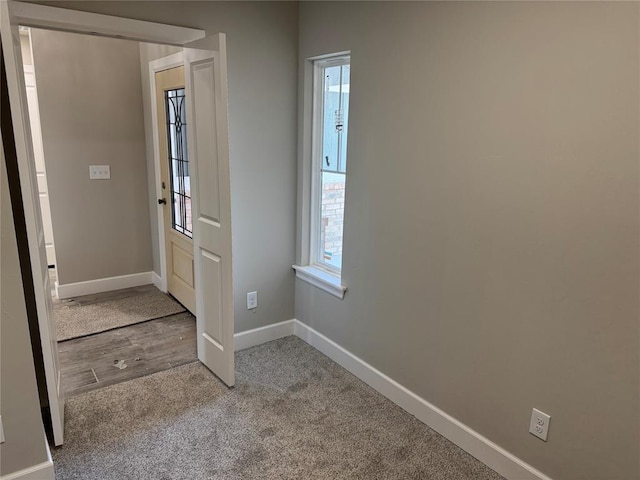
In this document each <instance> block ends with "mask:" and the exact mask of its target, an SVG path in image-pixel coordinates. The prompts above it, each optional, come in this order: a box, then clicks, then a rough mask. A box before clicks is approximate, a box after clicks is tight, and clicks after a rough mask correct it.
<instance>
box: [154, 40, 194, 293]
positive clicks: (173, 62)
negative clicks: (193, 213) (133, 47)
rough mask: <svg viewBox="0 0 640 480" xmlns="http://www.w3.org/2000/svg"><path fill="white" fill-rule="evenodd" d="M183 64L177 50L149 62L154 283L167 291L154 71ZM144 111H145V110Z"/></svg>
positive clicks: (182, 55) (163, 194) (182, 59)
mask: <svg viewBox="0 0 640 480" xmlns="http://www.w3.org/2000/svg"><path fill="white" fill-rule="evenodd" d="M183 65H184V53H183V52H177V53H174V54H172V55H167V56H166V57H162V58H157V59H155V60H151V61H150V62H149V105H150V106H151V118H150V119H149V122H150V123H151V130H152V136H153V167H154V174H155V185H156V196H155V198H152V199H151V205H152V207H153V208H155V209H156V211H157V215H158V255H159V257H160V258H159V260H160V275H159V278H160V283H159V284H155V281H154V284H155V285H156V287H158V289H160V290H162V291H163V292H167V291H168V289H169V286H168V280H167V245H166V238H165V230H164V228H165V225H164V211H163V208H162V205H159V204H158V199H159V198H162V197H164V196H165V195H166V193H165V192H163V191H162V168H161V165H160V141H159V136H160V134H159V133H158V121H157V119H158V105H157V103H156V73H157V72H161V71H163V70H168V69H170V68H175V67H180V66H183ZM145 113H146V111H145Z"/></svg>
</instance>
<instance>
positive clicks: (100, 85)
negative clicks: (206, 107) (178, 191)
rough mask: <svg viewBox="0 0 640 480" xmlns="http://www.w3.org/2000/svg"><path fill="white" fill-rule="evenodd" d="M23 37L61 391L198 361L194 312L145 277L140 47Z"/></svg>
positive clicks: (32, 33)
mask: <svg viewBox="0 0 640 480" xmlns="http://www.w3.org/2000/svg"><path fill="white" fill-rule="evenodd" d="M20 33H21V46H22V51H23V52H25V54H23V61H24V63H25V81H26V86H27V93H28V97H27V100H28V105H29V114H30V120H31V131H32V138H33V147H34V154H35V159H36V167H37V175H38V189H39V195H40V206H41V213H42V223H43V226H44V232H45V241H46V246H47V263H48V266H49V275H50V279H51V280H52V284H54V285H56V286H57V288H55V289H53V290H52V295H53V317H54V321H55V327H56V341H57V347H58V353H59V360H60V371H61V383H62V388H63V390H64V392H65V394H66V395H67V396H68V397H71V396H75V395H77V394H80V393H84V392H87V391H91V390H95V389H99V388H103V387H105V386H108V385H112V384H114V383H120V382H122V381H126V380H130V379H132V378H137V377H140V376H144V375H148V374H151V373H155V372H158V371H161V370H166V369H169V368H173V367H176V366H178V365H182V364H184V363H188V362H192V361H197V355H196V326H195V317H194V316H193V314H192V313H191V312H195V309H194V307H193V306H191V308H189V309H187V308H185V307H184V306H183V305H182V304H181V303H184V302H181V303H178V301H176V300H175V299H174V298H172V297H169V296H168V295H167V294H166V293H164V292H161V291H160V290H158V288H157V287H156V286H154V285H153V284H151V283H152V276H151V275H146V276H145V275H144V273H145V272H148V271H150V270H151V263H150V262H151V258H150V257H151V254H150V251H151V244H152V242H151V239H150V238H149V237H150V235H151V234H150V232H149V218H148V217H149V215H150V211H149V205H148V201H149V195H148V193H147V183H148V182H147V178H146V168H145V163H146V158H145V155H144V153H145V146H144V143H145V138H144V137H145V136H144V115H143V112H142V105H143V102H142V88H141V81H140V69H141V65H140V59H139V49H140V46H139V44H138V42H132V41H128V40H120V39H111V38H101V37H86V36H84V35H78V34H73V33H64V32H56V31H50V30H40V29H26V28H23V29H21V32H20ZM32 40H33V41H32ZM114 58H118V60H119V62H118V65H117V68H114V65H113V59H114ZM69 72H72V73H69ZM36 77H37V78H38V80H39V83H40V85H41V87H42V88H41V89H40V92H39V93H40V97H41V101H40V102H38V95H37V88H36V81H35V79H36ZM181 88H182V90H183V91H184V80H183V82H182V85H181ZM183 97H184V96H183ZM39 104H42V107H43V108H42V121H40V117H41V115H40V108H39ZM183 110H184V106H183ZM162 113H164V111H163V112H162ZM183 116H184V122H183V123H185V124H186V115H184V113H183ZM183 130H184V129H183ZM164 138H165V143H166V137H164ZM161 139H163V137H161ZM184 141H185V144H186V137H185V139H184ZM45 152H46V155H45ZM185 153H186V145H185ZM184 160H185V161H186V160H187V159H186V156H185V158H184ZM96 164H97V165H96ZM47 166H48V169H47ZM105 169H106V171H108V173H109V175H107V176H104V175H102V174H100V175H96V172H99V173H101V172H103V171H105ZM47 170H49V171H50V172H51V175H50V176H49V178H47V176H46V172H47ZM79 199H82V201H78V200H79ZM50 204H52V207H53V208H51V209H50V208H49V206H50ZM152 208H154V209H155V208H159V207H158V206H157V205H153V206H152ZM188 213H190V212H188ZM145 216H146V217H147V218H146V219H145ZM185 217H186V213H185ZM189 220H190V218H189ZM189 223H191V222H189ZM54 225H55V230H56V232H57V237H58V238H59V239H60V241H59V244H58V246H59V252H60V255H59V260H60V261H59V262H56V261H55V258H56V257H55V256H54V255H52V253H54V252H51V251H50V245H51V246H53V238H52V232H53V226H54ZM191 248H193V246H192V243H191ZM145 253H146V254H145ZM191 258H192V259H193V253H192V252H191ZM145 262H147V264H148V266H147V265H145ZM191 263H193V260H191ZM136 270H142V271H136ZM58 280H60V281H58ZM129 281H135V282H136V283H139V285H132V286H130V287H127V285H128V282H129ZM191 282H192V284H193V279H192V280H191ZM193 303H195V292H193Z"/></svg>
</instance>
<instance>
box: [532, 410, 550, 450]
mask: <svg viewBox="0 0 640 480" xmlns="http://www.w3.org/2000/svg"><path fill="white" fill-rule="evenodd" d="M550 422H551V416H550V415H547V414H546V413H544V412H541V411H540V410H538V409H536V408H534V409H533V410H532V412H531V423H530V424H529V433H531V434H532V435H535V436H536V437H538V438H539V439H541V440H544V441H545V442H546V441H547V436H548V435H549V423H550Z"/></svg>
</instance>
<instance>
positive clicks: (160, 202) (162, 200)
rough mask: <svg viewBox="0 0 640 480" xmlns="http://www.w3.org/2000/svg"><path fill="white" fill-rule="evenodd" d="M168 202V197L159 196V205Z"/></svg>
mask: <svg viewBox="0 0 640 480" xmlns="http://www.w3.org/2000/svg"><path fill="white" fill-rule="evenodd" d="M166 204H167V199H166V198H159V199H158V205H166Z"/></svg>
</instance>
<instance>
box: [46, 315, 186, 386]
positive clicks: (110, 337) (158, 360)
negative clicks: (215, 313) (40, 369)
mask: <svg viewBox="0 0 640 480" xmlns="http://www.w3.org/2000/svg"><path fill="white" fill-rule="evenodd" d="M58 351H59V358H60V366H61V374H62V385H63V388H64V390H65V393H66V395H67V396H74V395H78V394H80V393H84V392H88V391H91V390H95V389H98V388H102V387H106V386H108V385H113V384H115V383H120V382H124V381H126V380H131V379H133V378H138V377H142V376H144V375H149V374H151V373H155V372H159V371H162V370H168V369H170V368H173V367H177V366H178V365H184V364H185V363H190V362H195V361H197V359H198V358H197V353H196V322H195V317H194V316H193V315H192V314H191V313H189V312H183V313H178V314H176V315H171V316H169V317H164V318H159V319H157V320H149V321H147V322H143V323H138V324H135V325H130V326H127V327H122V328H117V329H115V330H110V331H107V332H102V333H98V334H95V335H90V336H88V337H82V338H74V339H71V340H66V341H63V342H59V343H58Z"/></svg>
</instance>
